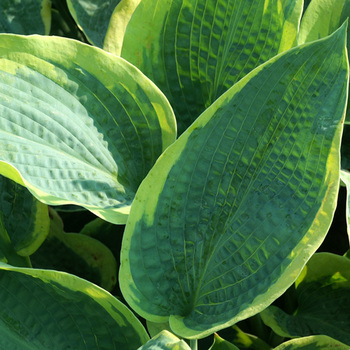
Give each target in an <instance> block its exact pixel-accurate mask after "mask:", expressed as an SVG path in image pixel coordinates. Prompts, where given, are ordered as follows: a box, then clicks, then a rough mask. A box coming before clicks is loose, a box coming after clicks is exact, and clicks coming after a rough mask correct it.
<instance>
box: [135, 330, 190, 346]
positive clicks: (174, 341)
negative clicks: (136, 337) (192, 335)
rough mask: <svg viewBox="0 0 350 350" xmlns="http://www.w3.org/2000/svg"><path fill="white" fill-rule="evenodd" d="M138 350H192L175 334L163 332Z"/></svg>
mask: <svg viewBox="0 0 350 350" xmlns="http://www.w3.org/2000/svg"><path fill="white" fill-rule="evenodd" d="M138 350H191V348H190V347H189V346H188V345H187V344H186V342H185V341H183V340H180V339H179V338H178V337H176V336H175V335H174V334H171V333H170V332H168V331H162V332H161V333H159V334H158V335H156V336H155V337H153V338H152V339H151V340H149V341H148V342H147V343H146V344H145V345H143V346H141V347H140V348H139V349H138Z"/></svg>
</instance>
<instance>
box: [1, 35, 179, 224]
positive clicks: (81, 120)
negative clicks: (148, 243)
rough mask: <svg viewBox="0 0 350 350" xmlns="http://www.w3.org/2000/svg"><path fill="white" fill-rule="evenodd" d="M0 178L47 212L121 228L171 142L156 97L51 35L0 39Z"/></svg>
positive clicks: (139, 81) (90, 50)
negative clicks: (62, 208) (80, 215)
mask: <svg viewBox="0 0 350 350" xmlns="http://www.w3.org/2000/svg"><path fill="white" fill-rule="evenodd" d="M0 56H1V59H0V77H1V79H0V113H1V114H0V115H1V116H0V161H1V164H0V173H1V174H3V175H5V176H7V177H9V178H11V179H12V180H14V181H16V182H18V183H20V184H22V185H25V186H26V187H27V188H28V189H29V190H30V191H31V192H32V194H34V195H35V196H36V197H37V198H39V199H40V200H41V201H43V202H45V203H47V204H53V205H58V204H76V205H80V206H83V207H85V208H87V209H89V210H91V211H92V212H94V213H96V214H97V215H98V216H100V217H102V218H104V219H105V220H108V221H110V222H114V223H125V220H126V217H127V215H128V212H129V208H130V205H131V203H132V200H133V198H134V194H135V192H136V190H137V188H138V185H139V184H140V182H141V181H142V180H143V178H144V177H145V176H146V174H147V173H148V171H149V169H150V168H151V167H152V165H153V164H154V162H155V161H156V159H157V158H158V156H159V155H160V154H161V153H162V151H163V150H164V149H165V148H166V147H167V146H168V145H169V144H171V143H172V142H173V141H174V139H175V134H176V131H175V129H176V126H175V119H174V115H173V113H172V110H171V107H170V105H169V103H168V101H167V100H166V99H165V97H164V95H163V94H162V93H161V92H160V91H159V89H157V87H156V86H155V85H154V84H153V83H152V82H151V81H150V80H149V79H147V78H146V77H145V76H144V75H143V74H142V73H141V72H140V71H139V70H137V69H136V68H135V67H133V66H132V65H130V64H129V63H127V62H126V61H125V60H123V59H121V58H119V57H116V56H114V55H111V54H108V53H106V52H104V51H103V50H100V49H97V48H94V47H91V46H88V45H85V44H82V43H80V42H78V41H74V40H69V39H65V38H58V37H40V36H32V37H22V36H16V35H6V34H3V35H1V36H0Z"/></svg>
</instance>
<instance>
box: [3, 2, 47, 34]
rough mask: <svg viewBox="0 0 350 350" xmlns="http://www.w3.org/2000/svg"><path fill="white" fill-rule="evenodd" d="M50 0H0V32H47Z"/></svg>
mask: <svg viewBox="0 0 350 350" xmlns="http://www.w3.org/2000/svg"><path fill="white" fill-rule="evenodd" d="M50 26H51V2H50V0H16V1H14V0H1V1H0V33H15V34H49V32H50Z"/></svg>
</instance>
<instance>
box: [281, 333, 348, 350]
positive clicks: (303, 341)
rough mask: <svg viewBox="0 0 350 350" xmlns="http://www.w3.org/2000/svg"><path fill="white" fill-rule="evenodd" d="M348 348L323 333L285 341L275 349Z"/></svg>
mask: <svg viewBox="0 0 350 350" xmlns="http://www.w3.org/2000/svg"><path fill="white" fill-rule="evenodd" d="M317 349H320V350H334V349H337V350H349V346H348V345H345V344H343V343H340V342H339V341H337V340H334V339H332V338H330V337H327V336H325V335H316V336H311V337H304V338H298V339H293V340H290V341H287V342H285V343H283V344H281V345H279V346H277V348H275V350H317Z"/></svg>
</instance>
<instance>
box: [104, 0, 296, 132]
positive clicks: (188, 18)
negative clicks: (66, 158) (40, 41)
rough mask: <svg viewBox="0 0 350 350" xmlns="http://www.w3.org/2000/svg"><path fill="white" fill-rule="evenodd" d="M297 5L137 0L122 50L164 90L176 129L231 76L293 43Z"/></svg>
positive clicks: (252, 0) (258, 0)
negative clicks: (174, 117) (173, 114)
mask: <svg viewBox="0 0 350 350" xmlns="http://www.w3.org/2000/svg"><path fill="white" fill-rule="evenodd" d="M301 11H302V1H299V0H297V1H295V0H285V1H279V0H272V1H270V0H230V1H227V0H198V1H195V2H194V1H192V0H169V1H163V2H159V1H157V0H142V1H141V2H140V4H139V5H138V6H137V8H136V10H135V11H134V14H133V15H132V17H131V20H130V22H129V23H128V25H127V27H126V30H125V35H124V38H123V46H122V50H121V56H122V57H124V58H126V59H127V60H128V61H129V62H131V63H133V64H135V65H136V66H137V67H139V68H140V69H141V70H142V71H143V72H144V73H145V74H146V75H147V76H148V77H149V78H151V79H152V80H153V81H154V82H155V83H156V84H157V86H158V87H159V88H160V89H161V90H162V91H163V92H164V93H165V95H166V96H167V98H168V99H169V101H170V103H171V105H172V106H173V108H174V111H175V115H176V118H177V121H178V126H179V133H182V132H183V131H184V130H185V129H186V128H187V127H188V126H189V125H190V123H191V122H193V121H194V120H195V119H196V118H197V117H198V116H199V115H200V114H201V113H202V112H203V111H204V109H205V108H207V107H208V106H209V105H210V104H211V103H212V102H214V101H215V100H216V99H217V98H218V97H219V96H220V95H221V94H222V93H223V92H225V91H226V90H227V89H228V88H230V87H231V86H232V85H233V84H234V83H235V82H237V81H238V80H239V79H241V78H242V77H244V76H245V75H246V74H247V73H249V72H250V71H251V70H252V69H254V68H255V67H257V66H258V65H260V64H261V63H263V62H265V61H267V60H268V59H269V58H271V57H273V56H275V55H276V54H277V53H279V52H281V51H284V50H287V49H289V48H291V47H292V46H293V45H294V44H295V43H296V35H297V30H298V26H299V19H300V16H301ZM119 17H121V16H119ZM118 33H119V35H121V34H122V33H120V31H119V32H118ZM111 40H114V39H113V37H111ZM108 41H109V38H108V37H107V38H106V41H105V47H106V48H107V49H109V48H110V45H109V42H108ZM112 45H113V43H112ZM116 53H117V54H119V52H116Z"/></svg>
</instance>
